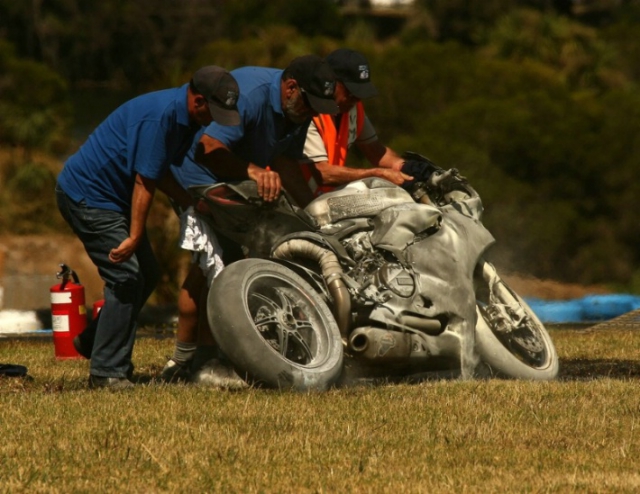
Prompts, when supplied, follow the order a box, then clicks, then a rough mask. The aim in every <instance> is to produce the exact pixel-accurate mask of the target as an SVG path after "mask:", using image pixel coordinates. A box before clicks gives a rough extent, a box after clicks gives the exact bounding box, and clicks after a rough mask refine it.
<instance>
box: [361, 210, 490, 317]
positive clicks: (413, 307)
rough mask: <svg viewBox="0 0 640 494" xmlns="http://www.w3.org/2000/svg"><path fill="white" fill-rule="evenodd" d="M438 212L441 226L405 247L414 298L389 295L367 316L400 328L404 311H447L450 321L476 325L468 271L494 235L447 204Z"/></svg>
mask: <svg viewBox="0 0 640 494" xmlns="http://www.w3.org/2000/svg"><path fill="white" fill-rule="evenodd" d="M441 211H442V226H441V228H440V229H439V230H437V231H436V232H435V233H433V234H432V235H429V236H426V237H424V238H422V239H420V240H419V241H417V242H415V243H410V244H409V245H408V246H407V248H406V249H405V250H404V251H403V256H404V258H405V259H406V261H407V264H408V265H409V266H411V268H412V271H413V275H414V277H415V278H416V280H417V281H416V283H417V290H416V294H415V295H414V297H412V298H402V297H392V298H390V299H389V300H388V301H387V302H385V303H384V304H380V305H378V306H377V307H376V308H375V309H374V310H373V312H372V313H371V315H370V317H371V319H373V320H376V321H378V322H381V323H384V324H391V325H394V326H400V327H401V326H402V325H403V324H402V315H403V314H416V315H419V316H422V317H425V318H438V317H442V316H446V318H447V319H449V320H450V321H451V320H453V319H456V318H460V319H462V320H465V321H468V322H470V323H471V326H470V327H471V328H473V327H475V291H474V287H473V276H472V274H473V270H474V268H475V266H476V264H477V263H478V260H479V259H480V257H481V256H482V254H483V253H484V252H485V251H486V249H487V248H488V247H489V246H490V245H491V244H493V242H494V241H495V240H494V238H493V236H492V235H491V234H490V233H489V232H488V231H487V230H485V229H484V228H483V227H482V226H481V225H480V224H479V223H478V222H477V221H476V220H475V219H473V218H470V217H467V216H463V215H460V214H459V213H458V212H457V211H455V210H452V209H450V208H446V207H445V208H442V209H441Z"/></svg>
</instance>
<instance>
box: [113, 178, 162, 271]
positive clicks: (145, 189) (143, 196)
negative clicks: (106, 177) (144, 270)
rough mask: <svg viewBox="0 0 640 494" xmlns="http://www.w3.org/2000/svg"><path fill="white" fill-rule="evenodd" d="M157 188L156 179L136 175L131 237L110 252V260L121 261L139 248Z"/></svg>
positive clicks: (132, 203) (130, 227) (132, 202)
mask: <svg viewBox="0 0 640 494" xmlns="http://www.w3.org/2000/svg"><path fill="white" fill-rule="evenodd" d="M155 190H156V181H155V180H151V179H149V178H145V177H143V176H142V175H139V174H138V175H136V181H135V184H134V186H133V197H132V200H131V225H130V226H129V237H128V238H126V239H125V240H123V241H122V243H121V244H120V245H119V246H118V247H116V248H115V249H111V252H109V260H110V261H111V262H114V263H121V262H124V261H126V260H128V259H129V258H130V257H131V256H132V255H133V254H134V252H135V251H136V249H137V248H138V245H139V244H140V240H141V239H142V236H143V235H144V231H145V225H146V223H147V216H149V209H150V208H151V201H153V195H154V193H155Z"/></svg>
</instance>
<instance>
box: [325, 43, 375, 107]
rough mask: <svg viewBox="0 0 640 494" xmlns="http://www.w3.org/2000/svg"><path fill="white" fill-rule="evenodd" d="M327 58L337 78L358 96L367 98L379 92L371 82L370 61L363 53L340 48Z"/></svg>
mask: <svg viewBox="0 0 640 494" xmlns="http://www.w3.org/2000/svg"><path fill="white" fill-rule="evenodd" d="M325 60H326V61H327V63H328V64H329V66H330V67H331V68H332V69H333V72H334V73H335V74H336V79H338V80H339V81H342V83H343V84H344V85H345V86H347V89H348V90H349V92H350V93H351V94H353V95H354V96H355V97H356V98H358V99H367V98H371V97H372V96H375V95H377V94H378V90H377V89H376V88H375V86H374V85H373V84H372V83H371V74H370V71H369V62H368V61H367V59H366V57H365V56H364V55H363V54H362V53H358V52H357V51H354V50H350V49H348V48H340V49H339V50H336V51H334V52H331V53H329V55H327V58H325Z"/></svg>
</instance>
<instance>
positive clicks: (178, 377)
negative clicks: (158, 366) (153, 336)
mask: <svg viewBox="0 0 640 494" xmlns="http://www.w3.org/2000/svg"><path fill="white" fill-rule="evenodd" d="M160 379H162V380H163V381H164V382H167V383H176V382H187V381H189V380H190V379H191V361H188V362H184V363H180V362H176V361H175V360H173V359H172V358H171V359H169V361H168V362H167V363H166V364H165V365H164V369H162V372H161V373H160Z"/></svg>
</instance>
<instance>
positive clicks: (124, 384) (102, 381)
mask: <svg viewBox="0 0 640 494" xmlns="http://www.w3.org/2000/svg"><path fill="white" fill-rule="evenodd" d="M89 387H90V388H91V389H98V388H107V389H111V390H114V391H119V390H121V389H131V388H133V387H135V384H133V383H132V382H131V381H129V379H127V378H126V377H102V376H89Z"/></svg>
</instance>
